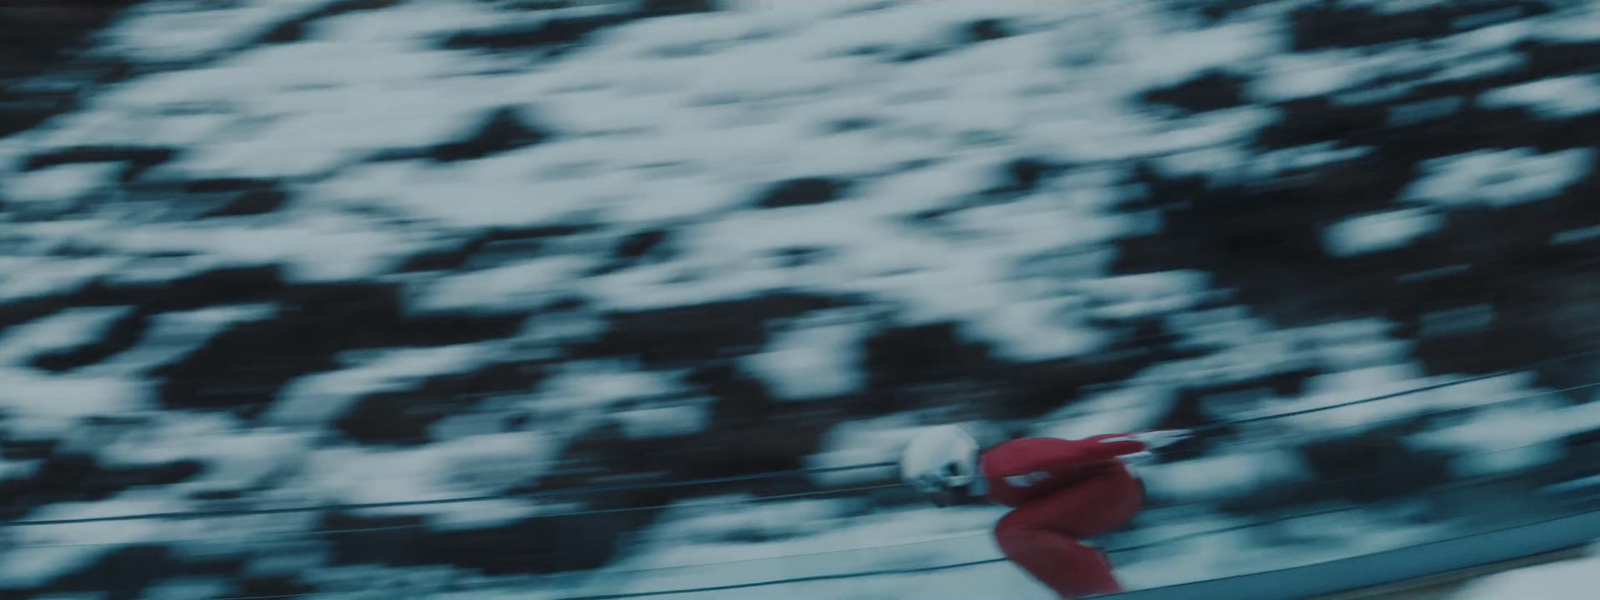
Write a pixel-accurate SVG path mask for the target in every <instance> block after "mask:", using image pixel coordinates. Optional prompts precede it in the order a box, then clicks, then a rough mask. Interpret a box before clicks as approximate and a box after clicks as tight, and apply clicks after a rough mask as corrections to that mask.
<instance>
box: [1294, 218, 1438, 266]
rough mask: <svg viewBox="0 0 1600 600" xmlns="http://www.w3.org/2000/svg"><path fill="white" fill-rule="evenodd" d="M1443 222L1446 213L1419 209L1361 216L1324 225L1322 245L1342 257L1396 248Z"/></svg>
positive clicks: (1432, 230) (1331, 252)
mask: <svg viewBox="0 0 1600 600" xmlns="http://www.w3.org/2000/svg"><path fill="white" fill-rule="evenodd" d="M1443 225H1444V217H1443V216H1441V215H1439V214H1437V213H1434V212H1432V211H1429V210H1427V209H1420V208H1417V209H1402V210H1393V211H1388V212H1381V213H1374V214H1368V215H1361V216H1358V217H1351V218H1348V219H1345V220H1343V221H1340V222H1338V223H1333V224H1330V225H1327V226H1325V227H1323V229H1322V246H1323V248H1324V249H1325V250H1326V251H1327V252H1328V254H1330V255H1333V256H1339V257H1348V256H1356V255H1361V254H1368V253H1372V252H1382V251H1385V250H1394V249H1397V248H1402V247H1405V246H1406V245H1408V244H1410V243H1411V242H1413V241H1415V240H1416V239H1417V238H1419V237H1422V236H1424V235H1427V234H1429V233H1431V232H1434V231H1438V230H1439V228H1440V227H1442V226H1443Z"/></svg>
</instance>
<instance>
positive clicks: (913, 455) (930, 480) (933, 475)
mask: <svg viewBox="0 0 1600 600" xmlns="http://www.w3.org/2000/svg"><path fill="white" fill-rule="evenodd" d="M900 479H902V480H904V481H905V482H906V483H909V484H911V485H912V486H913V487H915V488H917V490H918V491H920V492H922V493H925V494H933V493H938V492H942V491H946V490H950V489H956V488H965V487H968V486H975V485H981V482H979V481H978V479H979V478H978V441H977V440H975V439H973V437H972V435H971V434H969V433H967V431H966V430H965V429H962V428H961V427H960V426H957V425H941V426H938V427H930V428H928V429H927V430H924V431H923V432H921V433H918V434H917V435H916V437H914V438H912V439H911V443H910V444H909V445H907V446H906V450H905V453H904V454H902V455H901V457H900Z"/></svg>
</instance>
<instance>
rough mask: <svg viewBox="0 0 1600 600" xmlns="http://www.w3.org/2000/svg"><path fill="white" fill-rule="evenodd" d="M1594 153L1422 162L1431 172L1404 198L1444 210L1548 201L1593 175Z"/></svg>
mask: <svg viewBox="0 0 1600 600" xmlns="http://www.w3.org/2000/svg"><path fill="white" fill-rule="evenodd" d="M1594 162H1595V152H1594V150H1593V149H1592V148H1574V149H1570V150H1561V151H1558V152H1552V153H1549V154H1539V153H1537V152H1535V151H1534V150H1533V149H1531V148H1515V149H1511V150H1479V151H1475V152H1469V153H1466V154H1461V155H1457V156H1451V157H1445V158H1436V159H1432V160H1428V161H1424V162H1423V163H1422V169H1423V170H1424V171H1425V172H1426V174H1425V175H1423V176H1422V177H1421V178H1420V179H1418V180H1417V181H1416V182H1415V183H1413V184H1412V185H1411V186H1410V187H1409V188H1407V189H1406V191H1405V192H1404V193H1403V195H1402V199H1404V200H1407V201H1411V202H1421V203H1427V204H1436V205H1441V206H1445V207H1448V206H1451V205H1472V204H1480V205H1486V206H1490V207H1506V206H1512V205H1515V204H1522V203H1524V202H1532V201H1536V200H1543V199H1545V198H1549V197H1551V196H1554V195H1556V194H1558V193H1560V192H1561V191H1562V190H1564V189H1566V188H1567V186H1570V185H1572V184H1574V183H1577V182H1578V181H1579V180H1581V179H1582V178H1583V177H1584V176H1586V175H1588V174H1589V171H1590V170H1591V169H1592V168H1593V166H1594Z"/></svg>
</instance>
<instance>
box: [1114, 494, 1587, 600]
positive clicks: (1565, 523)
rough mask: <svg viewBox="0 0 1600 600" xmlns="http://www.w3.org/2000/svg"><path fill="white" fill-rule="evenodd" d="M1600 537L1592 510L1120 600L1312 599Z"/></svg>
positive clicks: (1152, 590)
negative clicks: (1209, 599)
mask: <svg viewBox="0 0 1600 600" xmlns="http://www.w3.org/2000/svg"><path fill="white" fill-rule="evenodd" d="M1596 538H1600V512H1588V513H1583V514H1578V515H1571V516H1566V517H1560V518H1555V519H1551V520H1548V521H1541V522H1538V523H1532V524H1528V525H1521V526H1517V527H1509V528H1506V529H1499V530H1494V531H1488V532H1483V533H1477V534H1472V535H1466V536H1462V537H1458V538H1452V539H1449V540H1444V541H1439V542H1430V543H1426V544H1420V545H1416V546H1408V547H1404V548H1397V549H1394V550H1386V551H1383V552H1376V553H1373V554H1366V555H1362V556H1355V557H1350V558H1346V559H1340V560H1334V561H1329V562H1324V563H1317V564H1313V565H1306V566H1303V567H1294V568H1289V569H1281V570H1277V571H1267V572H1263V573H1252V574H1249V575H1239V576H1235V577H1224V578H1221V579H1210V580H1206V581H1197V582H1194V583H1186V584H1180V585H1173V586H1166V587H1159V588H1150V589H1144V590H1133V591H1129V592H1125V593H1122V594H1117V595H1114V596H1107V598H1114V599H1115V600H1195V599H1197V598H1227V599H1228V600H1308V599H1313V598H1317V597H1319V596H1326V595H1330V594H1338V593H1343V592H1351V591H1356V590H1361V589H1366V588H1373V587H1377V586H1383V585H1389V584H1395V583H1400V582H1404V581H1407V580H1412V579H1421V578H1426V577H1433V576H1438V575H1442V574H1446V573H1450V572H1452V571H1460V570H1463V569H1471V568H1474V567H1481V566H1484V565H1489V564H1493V563H1499V562H1504V561H1509V560H1515V559H1519V558H1525V557H1529V556H1535V555H1540V554H1547V553H1551V552H1556V551H1559V550H1564V549H1568V548H1573V547H1576V546H1582V545H1585V544H1589V543H1591V542H1592V541H1593V540H1595V539H1596Z"/></svg>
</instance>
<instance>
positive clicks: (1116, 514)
mask: <svg viewBox="0 0 1600 600" xmlns="http://www.w3.org/2000/svg"><path fill="white" fill-rule="evenodd" d="M1143 501H1144V491H1143V488H1142V486H1141V485H1140V483H1139V481H1138V480H1137V479H1135V478H1134V477H1133V476H1132V475H1130V474H1129V473H1128V471H1127V470H1126V469H1123V468H1121V467H1120V466H1118V467H1117V468H1114V469H1107V471H1106V472H1105V473H1103V474H1101V475H1099V476H1096V477H1092V478H1090V479H1087V480H1084V481H1082V482H1079V483H1077V484H1075V485H1073V486H1072V487H1069V488H1066V489H1063V490H1060V491H1058V492H1055V493H1053V494H1050V495H1048V496H1045V497H1043V498H1040V499H1039V500H1038V501H1035V502H1033V503H1031V504H1028V505H1026V506H1023V507H1020V508H1018V509H1016V510H1014V511H1011V513H1010V514H1007V515H1006V516H1005V517H1003V518H1001V519H1000V522H999V523H998V524H996V525H995V540H996V542H998V544H999V545H1000V549H1001V551H1003V552H1004V553H1005V555H1006V558H1008V559H1010V560H1011V561H1012V562H1014V563H1016V564H1017V566H1019V567H1022V568H1023V570H1026V571H1027V572H1028V573H1029V574H1030V575H1033V577H1034V578H1035V579H1038V580H1039V581H1040V582H1041V583H1043V584H1045V585H1046V586H1048V587H1050V589H1052V590H1055V591H1056V593H1058V594H1060V595H1061V596H1062V597H1063V598H1066V599H1075V598H1081V597H1084V596H1088V595H1095V594H1111V593H1116V592H1119V591H1122V586H1121V585H1120V584H1119V583H1118V582H1117V579H1116V576H1115V575H1114V574H1113V573H1112V567H1111V562H1110V561H1109V560H1107V559H1106V556H1105V554H1104V553H1102V552H1100V551H1099V550H1098V549H1095V548H1092V547H1090V546H1086V545H1084V544H1083V543H1081V542H1080V540H1083V539H1088V538H1091V537H1094V536H1097V535H1100V534H1103V533H1106V532H1108V531H1112V530H1115V529H1117V528H1118V527H1121V526H1122V525H1124V524H1126V523H1127V522H1128V521H1129V520H1131V519H1132V518H1133V516H1134V515H1135V514H1137V513H1138V511H1139V507H1140V506H1141V505H1142V504H1143Z"/></svg>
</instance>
